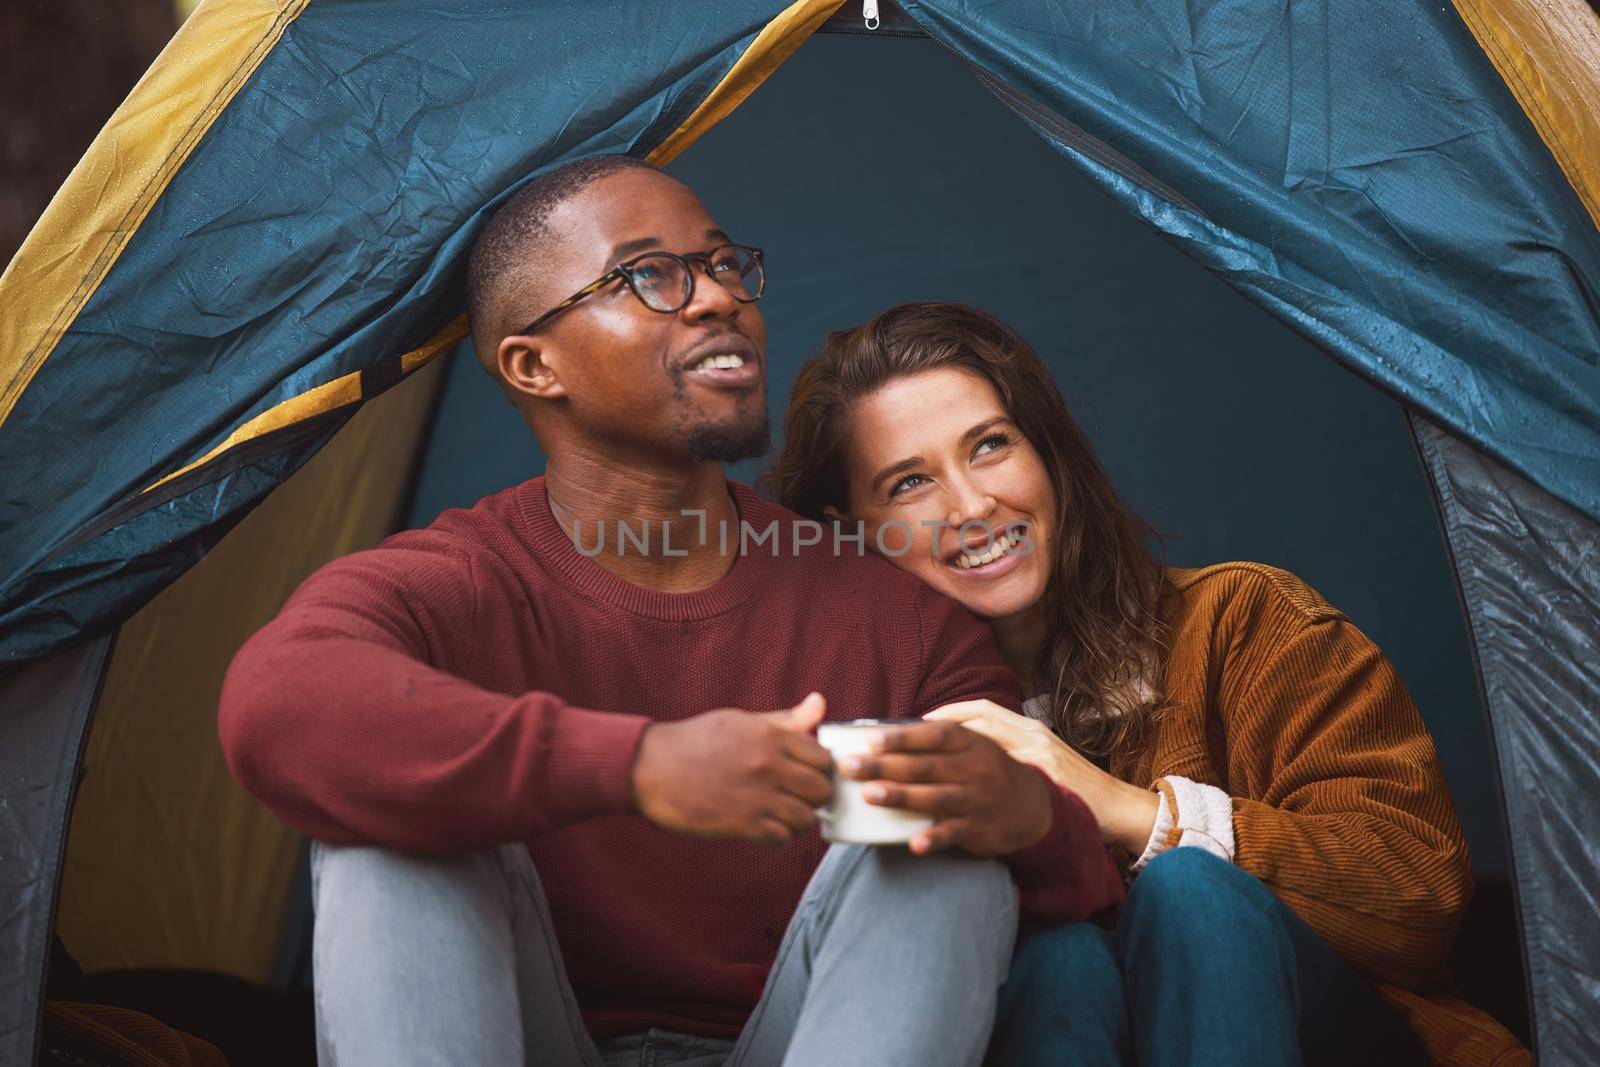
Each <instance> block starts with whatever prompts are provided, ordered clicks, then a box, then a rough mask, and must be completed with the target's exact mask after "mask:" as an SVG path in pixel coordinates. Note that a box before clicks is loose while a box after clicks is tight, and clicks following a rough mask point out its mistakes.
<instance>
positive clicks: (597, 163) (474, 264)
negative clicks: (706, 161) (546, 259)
mask: <svg viewBox="0 0 1600 1067" xmlns="http://www.w3.org/2000/svg"><path fill="white" fill-rule="evenodd" d="M623 170H645V171H650V172H651V173H660V172H659V171H657V170H656V168H654V167H652V166H651V165H650V164H648V163H646V162H644V161H643V160H638V159H635V158H633V157H632V156H622V155H609V156H589V157H587V158H584V159H579V160H576V161H574V162H572V163H566V164H563V165H562V166H559V167H557V168H556V169H555V170H552V171H548V172H546V173H544V174H541V175H539V176H538V177H537V178H535V179H533V180H532V181H530V182H529V183H528V184H527V185H524V186H523V187H522V188H521V189H519V190H517V193H516V195H515V196H513V197H512V198H511V199H510V200H507V201H506V202H505V203H504V204H502V205H501V206H500V208H499V210H497V211H496V212H495V213H494V217H493V218H491V219H490V220H489V225H487V226H485V227H484V229H483V232H482V233H481V234H479V235H478V239H477V241H476V242H474V244H473V246H472V254H471V255H470V256H469V257H468V259H467V316H468V319H469V320H470V322H471V324H472V341H473V345H474V346H475V347H476V348H477V351H478V359H479V360H480V361H481V362H482V363H483V365H484V367H485V368H486V369H488V370H489V373H490V377H494V378H498V377H499V374H498V372H497V371H496V370H495V368H494V355H495V348H496V346H497V345H499V343H500V339H501V338H502V337H503V336H505V334H506V333H507V332H508V331H510V330H516V329H520V328H521V327H523V326H525V325H526V324H527V321H528V320H529V319H532V318H533V317H534V316H536V315H540V314H543V313H544V312H545V311H546V310H547V309H546V308H544V307H538V308H525V307H519V306H514V305H513V304H512V300H511V298H513V297H516V296H519V295H522V294H525V293H543V292H544V291H545V290H546V289H547V288H548V286H547V285H546V284H545V280H546V279H545V276H544V272H543V271H542V269H541V268H542V260H543V257H542V256H541V255H540V250H541V246H542V245H544V244H546V243H547V242H548V241H549V240H550V237H551V233H550V226H549V222H550V213H551V211H553V210H554V209H555V208H556V207H557V206H558V205H560V204H561V203H562V201H564V200H566V199H568V198H569V197H572V196H574V195H576V194H577V193H580V192H582V191H583V190H584V189H585V188H587V187H588V186H589V185H591V184H592V183H593V182H595V181H598V180H599V179H601V178H604V177H606V176H607V175H609V174H615V173H617V172H618V171H623ZM579 284H580V285H581V284H582V283H581V282H580V283H579ZM567 295H569V294H567V293H562V294H560V295H559V296H553V297H550V298H549V300H550V302H551V303H556V302H558V301H560V300H561V299H563V298H564V297H566V296H567ZM513 310H515V311H516V312H517V314H519V315H521V316H522V317H521V318H520V319H518V320H517V321H515V322H512V321H509V319H508V316H509V317H513V318H514V317H515V316H513V315H512V312H513Z"/></svg>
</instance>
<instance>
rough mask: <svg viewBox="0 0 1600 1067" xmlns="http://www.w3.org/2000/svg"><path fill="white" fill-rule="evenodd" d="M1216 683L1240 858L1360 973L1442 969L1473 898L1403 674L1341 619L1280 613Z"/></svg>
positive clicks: (1410, 981) (1386, 976) (1457, 832)
mask: <svg viewBox="0 0 1600 1067" xmlns="http://www.w3.org/2000/svg"><path fill="white" fill-rule="evenodd" d="M1247 639H1248V640H1250V641H1252V642H1269V643H1271V644H1272V645H1275V646H1276V647H1273V648H1271V649H1269V651H1268V652H1267V654H1266V655H1265V657H1264V658H1263V659H1262V660H1261V661H1260V663H1259V665H1252V666H1253V667H1254V669H1253V670H1252V671H1251V672H1250V676H1249V677H1248V678H1247V679H1245V680H1243V681H1242V682H1240V683H1238V684H1237V685H1235V686H1231V687H1230V686H1229V684H1228V683H1227V682H1226V681H1225V682H1224V688H1223V694H1224V695H1223V697H1222V699H1221V704H1222V707H1221V713H1222V717H1223V724H1224V729H1225V731H1226V737H1227V751H1228V781H1229V784H1230V787H1231V788H1230V792H1231V793H1232V794H1233V796H1234V801H1233V804H1234V834H1235V842H1236V847H1237V852H1236V855H1235V862H1236V863H1238V864H1239V866H1241V867H1243V868H1244V869H1246V870H1248V871H1249V872H1250V873H1252V874H1254V875H1255V876H1256V877H1258V878H1260V879H1261V880H1262V881H1263V882H1265V883H1266V884H1267V885H1268V886H1270V887H1271V888H1272V890H1273V891H1274V892H1275V893H1277V894H1278V896H1279V897H1280V898H1281V899H1282V900H1283V901H1284V902H1285V903H1286V904H1288V905H1289V906H1290V907H1291V908H1292V909H1294V911H1295V912H1296V914H1298V915H1299V916H1300V917H1301V918H1303V919H1304V920H1305V921H1306V922H1307V923H1309V924H1310V925H1311V926H1312V928H1313V929H1315V930H1316V931H1317V933H1318V934H1320V935H1321V936H1322V937H1323V938H1324V939H1325V940H1326V941H1327V942H1328V943H1329V944H1330V945H1332V946H1333V947H1334V948H1335V949H1336V950H1338V952H1339V953H1340V954H1341V955H1342V956H1344V958H1345V959H1347V960H1349V961H1350V962H1351V963H1352V964H1354V965H1355V966H1356V967H1357V968H1358V969H1360V970H1361V971H1363V972H1364V973H1366V974H1367V975H1369V976H1371V977H1373V978H1376V979H1380V980H1384V981H1390V982H1397V983H1401V984H1406V985H1414V984H1417V983H1419V982H1422V981H1425V980H1426V979H1427V977H1429V976H1430V975H1431V974H1433V973H1436V971H1437V968H1438V967H1439V966H1440V965H1441V964H1442V963H1443V962H1444V959H1445V956H1446V954H1447V953H1448V951H1449V948H1450V944H1451V941H1452V939H1453V937H1454V935H1455V930H1456V927H1457V926H1458V925H1459V923H1460V920H1461V916H1462V913H1463V912H1464V911H1465V909H1466V905H1467V902H1468V900H1469V899H1470V897H1471V894H1472V875H1471V870H1470V866H1469V863H1468V859H1467V850H1466V844H1465V842H1464V840H1463V838H1462V835H1461V829H1460V826H1459V825H1458V823H1457V821H1456V815H1455V810H1454V807H1453V806H1452V804H1451V801H1450V794H1449V792H1448V790H1447V789H1446V786H1445V782H1444V776H1443V774H1442V772H1441V771H1440V768H1439V761H1438V757H1437V755H1436V753H1435V751H1434V747H1433V741H1432V739H1431V738H1430V737H1429V735H1428V731H1427V728H1426V727H1425V726H1424V725H1423V722H1422V719H1421V717H1420V716H1419V715H1418V714H1417V711H1416V708H1415V707H1414V706H1413V704H1412V702H1411V698H1410V696H1409V695H1408V694H1407V693H1406V690H1405V687H1404V685H1403V684H1402V683H1401V681H1400V677H1399V675H1398V674H1397V673H1396V672H1395V670H1394V668H1393V666H1391V665H1390V663H1389V662H1388V660H1386V659H1385V658H1384V657H1383V655H1382V653H1380V652H1379V651H1378V649H1377V648H1376V647H1375V646H1374V645H1373V644H1372V642H1371V641H1370V640H1368V639H1367V637H1366V635H1364V634H1363V633H1361V631H1360V630H1358V629H1357V628H1356V627H1355V626H1354V625H1353V624H1352V623H1350V622H1349V621H1348V620H1347V619H1345V618H1344V617H1343V616H1340V615H1338V614H1337V613H1335V612H1333V611H1331V609H1330V610H1329V611H1327V612H1326V613H1311V614H1307V613H1304V612H1303V611H1302V610H1301V609H1299V608H1295V607H1292V606H1284V605H1280V606H1279V609H1278V610H1277V611H1276V612H1267V613H1265V617H1264V619H1262V620H1259V621H1258V624H1257V626H1256V627H1255V631H1254V633H1253V634H1252V635H1250V636H1249V637H1248V638H1247Z"/></svg>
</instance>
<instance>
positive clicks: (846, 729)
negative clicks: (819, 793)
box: [817, 719, 933, 845]
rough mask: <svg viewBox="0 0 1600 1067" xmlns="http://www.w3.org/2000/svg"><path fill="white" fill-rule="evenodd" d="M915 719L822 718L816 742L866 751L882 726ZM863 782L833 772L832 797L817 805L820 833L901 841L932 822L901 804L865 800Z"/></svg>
mask: <svg viewBox="0 0 1600 1067" xmlns="http://www.w3.org/2000/svg"><path fill="white" fill-rule="evenodd" d="M917 721H918V720H916V719H897V720H889V719H855V720H853V721H851V722H825V723H823V724H822V725H821V726H818V727H817V743H818V744H820V745H821V746H822V747H823V748H825V749H827V750H828V751H829V752H831V753H832V754H833V758H834V760H835V761H837V760H839V759H840V758H842V757H844V756H858V755H864V754H866V753H867V751H868V749H867V745H868V743H869V742H870V741H871V740H872V738H873V737H875V736H877V735H879V734H882V733H883V732H884V731H886V730H899V729H904V728H905V727H907V726H910V725H912V724H914V723H916V722H917ZM864 784H865V783H863V782H858V781H856V780H855V779H853V778H845V777H843V776H841V775H840V774H839V773H838V772H837V771H835V772H834V775H833V797H832V798H831V799H830V800H829V801H828V804H827V806H826V807H822V808H818V809H817V817H818V819H820V820H821V822H822V837H823V840H826V841H836V842H840V843H842V844H850V845H903V844H905V843H906V842H908V841H910V840H911V838H912V837H913V836H914V835H915V834H916V833H917V831H919V830H926V829H927V828H928V827H930V826H932V825H933V816H931V815H925V814H923V813H922V812H920V811H906V810H905V809H903V808H886V807H883V806H882V805H879V804H869V803H867V801H866V798H865V797H863V796H862V795H861V787H862V785H864Z"/></svg>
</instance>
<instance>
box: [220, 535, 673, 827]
mask: <svg viewBox="0 0 1600 1067" xmlns="http://www.w3.org/2000/svg"><path fill="white" fill-rule="evenodd" d="M402 538H404V540H402V539H400V538H397V539H394V540H396V541H401V544H402V545H404V546H405V547H391V546H387V545H386V546H384V547H380V548H377V549H373V550H370V551H367V552H360V553H356V554H354V555H351V556H346V557H344V558H343V559H340V560H336V561H335V562H333V563H331V564H329V565H328V566H326V567H324V568H323V569H322V570H320V571H318V572H317V573H316V574H314V575H312V577H311V578H309V579H308V580H307V581H306V582H305V583H304V584H303V585H301V586H300V588H299V589H298V590H296V591H295V593H294V594H293V595H292V596H291V597H290V598H289V601H288V603H287V604H285V606H284V608H283V610H282V611H281V612H280V613H279V615H278V616H277V618H275V619H274V620H273V621H272V622H270V623H268V624H267V625H266V626H265V627H264V628H262V629H261V630H260V631H259V632H257V633H256V634H255V635H254V636H253V637H251V638H250V640H249V641H247V642H245V644H244V646H243V647H242V648H240V650H239V652H238V653H237V654H236V655H235V657H234V659H233V662H232V664H231V665H230V667H229V669H228V674H227V677H226V678H225V679H224V682H223V688H222V696H221V702H220V706H219V709H218V726H219V732H220V735H221V741H222V748H223V752H224V754H225V756H226V757H227V760H228V765H229V767H230V768H231V770H232V771H233V774H234V776H235V777H236V778H237V779H238V780H239V782H240V784H242V785H243V786H244V787H245V789H247V790H248V791H249V792H251V793H253V794H254V795H255V796H256V797H257V798H259V799H260V800H261V801H262V802H263V803H264V804H266V806H267V807H268V808H269V809H270V810H271V811H272V812H273V813H274V814H275V815H277V816H278V817H279V818H280V819H282V820H283V821H284V822H286V823H288V824H289V825H291V826H293V827H295V828H296V829H298V830H300V831H301V832H303V833H305V834H307V835H309V836H311V837H314V838H318V839H321V840H324V841H332V842H340V843H373V844H382V845H387V846H390V847H395V848H402V849H408V850H412V851H419V852H436V853H448V852H459V851H469V850H475V849H481V848H486V847H489V846H492V845H496V844H502V843H507V842H512V841H519V840H526V839H527V838H529V837H532V836H533V835H535V834H537V833H539V832H541V831H545V830H548V829H551V828H554V827H558V826H562V825H566V824H568V823H572V822H576V821H579V820H582V819H586V818H590V817H594V816H598V815H605V814H610V813H615V812H622V811H627V810H630V809H631V806H632V796H631V789H630V783H629V777H630V773H631V767H632V763H633V755H634V752H635V749H636V747H637V745H638V741H639V737H640V735H641V734H642V733H643V731H644V728H645V726H646V725H647V720H646V719H645V718H644V717H642V716H636V715H623V714H612V713H606V712H599V711H591V710H587V709H582V708H575V707H571V706H569V705H567V704H566V703H565V702H563V701H562V700H561V699H559V698H558V697H556V696H554V695H552V694H550V693H545V692H526V693H520V694H506V693H498V692H493V691H490V690H488V689H484V688H482V687H480V686H478V685H475V684H473V683H472V682H470V681H468V680H466V679H465V678H463V677H461V675H462V674H463V673H465V672H466V671H467V669H468V667H469V665H470V662H471V655H472V646H473V642H472V633H473V615H474V612H475V607H476V594H475V592H474V590H475V586H474V577H475V576H474V574H473V569H472V565H471V563H470V562H469V560H468V559H467V558H466V557H465V556H464V555H461V554H458V553H456V552H453V551H451V550H449V549H448V548H444V547H442V546H440V545H438V544H436V543H432V542H430V541H429V540H428V539H427V536H426V535H424V534H417V535H402Z"/></svg>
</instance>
